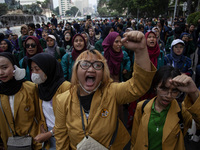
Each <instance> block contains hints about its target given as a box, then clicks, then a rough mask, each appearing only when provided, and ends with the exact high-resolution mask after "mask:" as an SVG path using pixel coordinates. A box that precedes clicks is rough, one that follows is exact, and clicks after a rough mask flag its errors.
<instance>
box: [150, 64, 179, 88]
mask: <svg viewBox="0 0 200 150" xmlns="http://www.w3.org/2000/svg"><path fill="white" fill-rule="evenodd" d="M178 75H181V72H180V71H179V69H177V68H174V67H172V66H162V67H161V68H160V69H158V70H157V72H156V74H155V76H154V78H153V80H152V83H151V88H150V91H151V92H153V91H155V88H157V87H158V84H159V83H162V84H161V87H165V84H166V82H167V80H168V79H169V78H174V77H176V76H178Z"/></svg>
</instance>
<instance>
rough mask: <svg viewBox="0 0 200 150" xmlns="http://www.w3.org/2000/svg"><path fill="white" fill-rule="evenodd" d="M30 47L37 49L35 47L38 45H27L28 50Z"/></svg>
mask: <svg viewBox="0 0 200 150" xmlns="http://www.w3.org/2000/svg"><path fill="white" fill-rule="evenodd" d="M30 46H31V47H32V48H35V47H36V44H33V43H32V44H26V45H25V47H26V48H29V47H30Z"/></svg>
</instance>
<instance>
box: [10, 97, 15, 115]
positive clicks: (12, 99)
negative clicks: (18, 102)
mask: <svg viewBox="0 0 200 150" xmlns="http://www.w3.org/2000/svg"><path fill="white" fill-rule="evenodd" d="M14 102H15V95H11V96H9V103H10V108H11V112H12V116H13V117H14Z"/></svg>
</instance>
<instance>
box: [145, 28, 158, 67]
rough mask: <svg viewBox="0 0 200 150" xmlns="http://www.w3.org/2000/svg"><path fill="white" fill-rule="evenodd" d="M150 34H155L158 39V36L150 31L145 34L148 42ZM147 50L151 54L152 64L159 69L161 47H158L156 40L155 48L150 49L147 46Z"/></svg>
mask: <svg viewBox="0 0 200 150" xmlns="http://www.w3.org/2000/svg"><path fill="white" fill-rule="evenodd" d="M150 33H153V34H154V35H155V37H156V34H155V33H154V32H153V31H149V32H147V33H146V34H145V38H146V40H147V38H148V36H149V34H150ZM147 49H148V53H149V57H150V60H151V62H152V63H153V64H154V66H156V67H157V64H158V56H159V55H160V47H159V45H158V42H157V40H156V45H155V46H154V47H149V46H148V45H147Z"/></svg>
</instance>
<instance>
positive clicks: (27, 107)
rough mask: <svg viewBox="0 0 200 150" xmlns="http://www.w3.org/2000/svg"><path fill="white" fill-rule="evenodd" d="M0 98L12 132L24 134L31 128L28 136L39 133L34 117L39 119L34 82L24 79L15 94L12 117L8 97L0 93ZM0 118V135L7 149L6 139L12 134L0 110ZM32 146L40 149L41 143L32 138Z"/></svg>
mask: <svg viewBox="0 0 200 150" xmlns="http://www.w3.org/2000/svg"><path fill="white" fill-rule="evenodd" d="M0 98H1V103H2V107H3V110H4V113H5V115H6V118H7V120H8V123H9V125H10V127H11V129H12V131H13V132H14V134H15V135H16V134H17V135H19V136H24V135H27V134H28V132H29V129H31V130H30V136H31V137H33V138H34V137H35V136H36V135H37V134H38V133H39V128H38V124H37V123H36V121H35V119H36V120H40V113H39V104H38V101H39V99H38V91H37V88H36V86H35V84H34V83H32V82H30V81H25V82H23V84H22V87H21V89H20V90H19V91H18V92H17V93H16V94H15V100H14V118H13V116H12V112H11V108H10V103H9V97H8V96H7V95H3V94H0ZM34 117H35V118H34ZM0 120H1V123H0V136H1V138H2V140H3V144H4V147H5V149H7V140H8V137H10V136H12V133H11V132H10V130H9V128H8V124H7V122H6V120H5V117H4V115H3V113H2V111H1V110H0ZM33 146H34V149H36V150H37V149H41V144H40V143H36V142H34V140H33Z"/></svg>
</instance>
